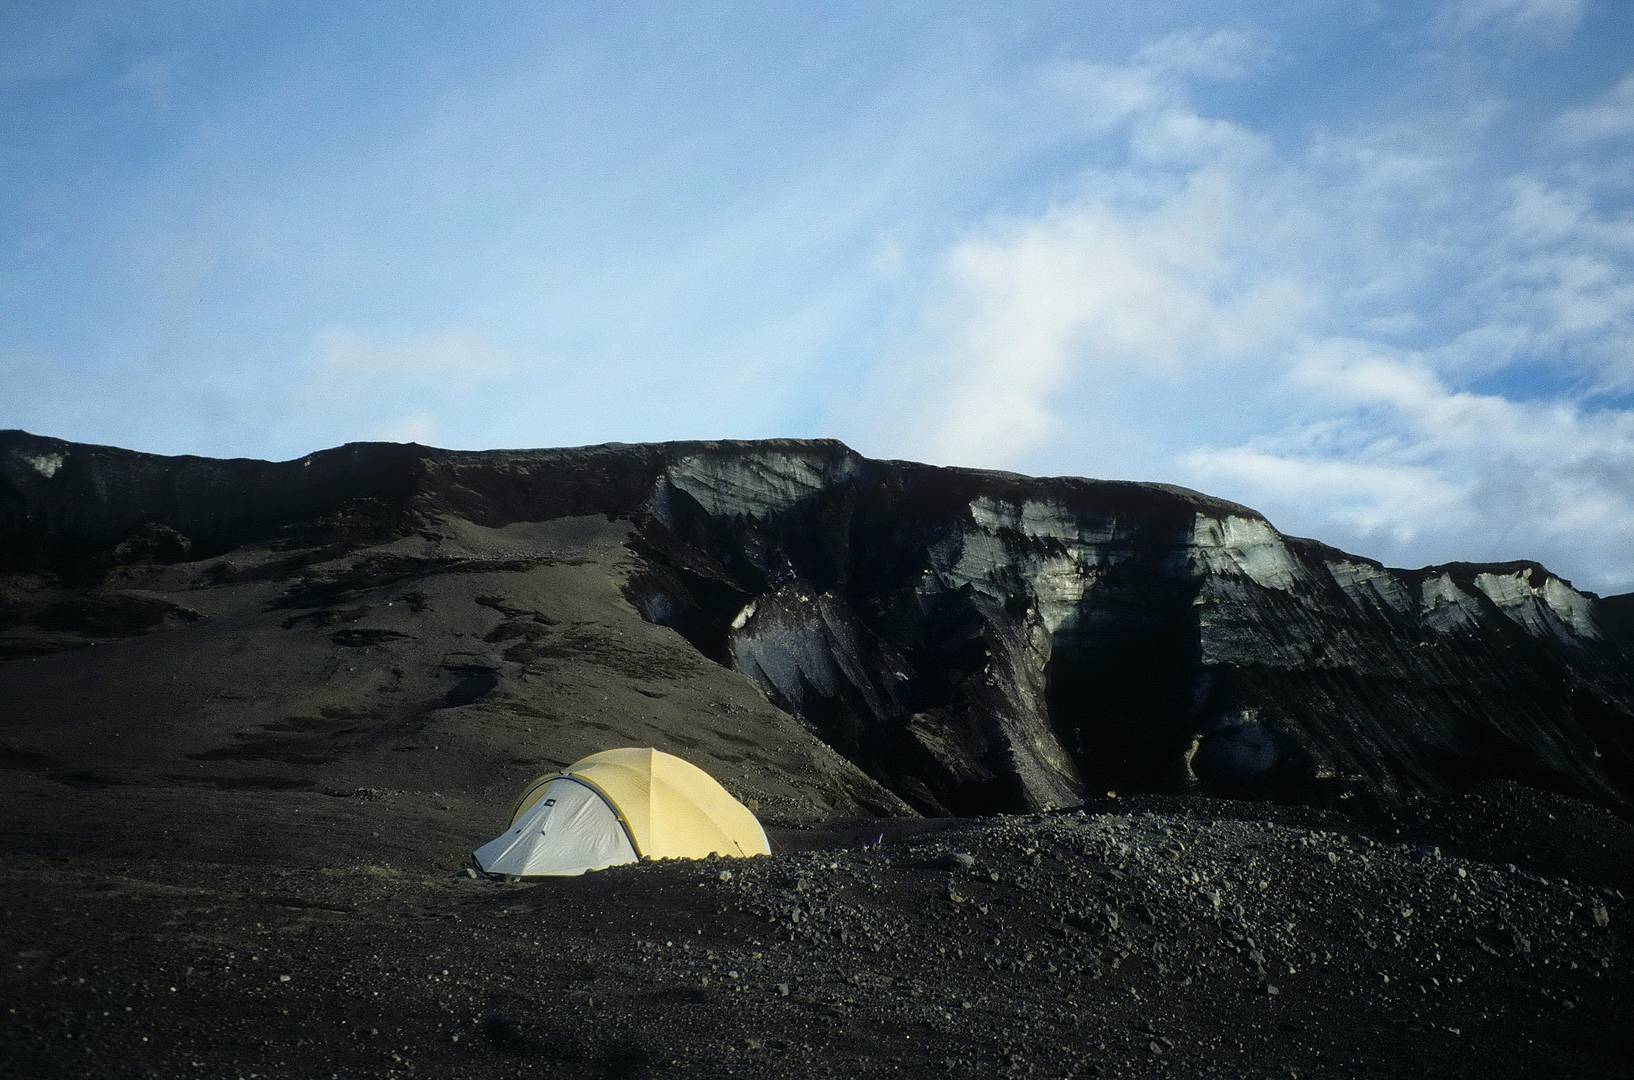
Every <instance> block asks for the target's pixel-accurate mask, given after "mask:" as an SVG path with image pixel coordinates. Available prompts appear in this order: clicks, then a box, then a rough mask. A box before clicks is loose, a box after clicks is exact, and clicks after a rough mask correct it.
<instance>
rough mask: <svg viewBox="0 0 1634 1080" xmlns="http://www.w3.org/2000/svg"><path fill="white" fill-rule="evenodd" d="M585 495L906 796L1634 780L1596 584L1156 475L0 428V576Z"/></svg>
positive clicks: (359, 540)
mask: <svg viewBox="0 0 1634 1080" xmlns="http://www.w3.org/2000/svg"><path fill="white" fill-rule="evenodd" d="M591 514H593V515H600V516H602V517H604V518H606V519H609V520H611V521H617V522H624V523H627V524H628V534H627V540H626V546H627V550H628V553H629V559H628V561H627V562H626V563H625V564H622V565H621V567H620V569H619V574H620V578H621V580H620V583H619V584H620V587H621V589H622V591H623V594H624V596H625V598H626V601H627V602H628V603H630V604H633V605H634V606H635V608H637V609H638V610H639V611H640V613H641V615H642V616H643V617H644V618H645V619H647V620H648V621H649V622H652V623H656V624H659V625H662V626H667V627H670V628H672V629H673V630H674V631H676V632H677V633H678V634H680V635H681V636H682V637H683V638H684V639H685V640H686V641H687V642H689V643H690V644H691V646H692V647H693V648H695V649H696V650H697V651H699V652H701V653H702V654H704V655H705V656H707V657H709V658H710V659H712V660H714V661H716V662H717V663H719V664H721V665H726V666H729V667H730V668H733V669H735V670H736V671H738V672H740V673H742V675H743V676H745V677H747V678H748V679H750V680H752V681H753V682H754V683H755V684H756V685H758V686H759V687H760V689H761V690H762V691H763V692H764V693H765V695H766V697H767V698H768V699H769V700H770V701H771V702H772V703H773V704H775V705H776V706H778V707H779V708H780V709H782V710H784V711H786V712H787V713H789V714H792V715H793V716H794V717H796V718H798V720H799V722H800V723H801V724H803V725H804V726H805V727H806V728H807V729H808V731H809V732H810V733H812V734H814V735H816V736H817V737H818V738H819V739H821V740H822V742H824V743H826V744H827V745H828V746H830V747H832V748H833V749H834V750H836V751H838V752H839V754H840V755H843V757H844V758H846V759H848V760H849V761H850V762H852V763H853V764H854V765H855V766H857V767H858V768H859V769H860V770H861V771H862V772H865V773H867V774H868V775H869V776H871V777H872V778H874V779H875V780H877V781H878V782H879V783H881V784H882V785H884V786H885V787H887V788H889V789H890V790H892V791H893V792H895V793H896V794H897V795H898V796H900V797H901V798H903V799H905V800H906V801H907V802H908V803H910V804H911V805H913V806H915V807H917V808H919V809H920V810H922V811H926V812H956V813H980V812H990V811H995V810H1006V809H1008V810H1019V809H1036V808H1041V807H1048V806H1062V805H1070V804H1073V803H1076V802H1079V801H1081V800H1082V799H1083V798H1084V796H1085V794H1086V793H1091V794H1096V795H1099V794H1102V793H1104V792H1105V791H1107V790H1109V789H1111V790H1118V791H1122V792H1129V791H1135V790H1199V791H1205V792H1213V793H1220V794H1228V795H1238V796H1254V797H1269V798H1276V799H1282V800H1292V801H1315V802H1326V801H1330V800H1347V799H1360V800H1364V801H1366V800H1389V799H1391V798H1394V797H1396V796H1398V795H1401V794H1405V793H1418V792H1443V791H1447V790H1454V789H1460V788H1463V787H1466V786H1469V785H1472V784H1475V783H1478V782H1480V781H1482V780H1485V779H1490V778H1495V777H1508V778H1513V779H1519V780H1523V781H1525V782H1528V783H1532V784H1535V785H1538V786H1543V787H1549V788H1554V789H1558V790H1562V791H1567V792H1570V793H1574V794H1578V795H1581V796H1584V797H1587V798H1590V799H1592V800H1594V801H1596V802H1599V803H1601V804H1604V805H1608V806H1611V807H1613V808H1616V809H1618V810H1619V811H1620V812H1623V813H1625V814H1626V813H1628V812H1629V808H1630V805H1631V799H1634V663H1631V660H1630V649H1629V646H1628V639H1627V637H1626V635H1625V634H1624V632H1623V627H1624V626H1625V624H1626V623H1627V621H1628V620H1627V618H1626V612H1625V611H1624V607H1626V605H1624V604H1622V603H1621V602H1620V601H1618V602H1613V603H1611V604H1607V603H1606V602H1603V601H1599V600H1597V599H1596V598H1594V597H1593V596H1591V595H1588V594H1585V593H1581V592H1578V591H1577V590H1575V589H1573V588H1572V587H1571V585H1570V584H1569V583H1568V582H1565V581H1562V580H1561V579H1560V578H1558V577H1555V576H1554V575H1552V574H1550V573H1549V572H1548V571H1547V570H1545V569H1544V568H1542V567H1540V566H1537V565H1535V564H1530V563H1516V564H1504V565H1463V564H1458V565H1450V566H1443V567H1430V568H1425V569H1422V570H1412V571H1407V570H1395V569H1389V568H1385V567H1383V566H1380V565H1379V564H1377V563H1374V562H1371V561H1369V560H1366V559H1362V558H1359V557H1356V556H1352V555H1347V554H1345V553H1343V552H1341V551H1338V550H1335V549H1333V548H1329V547H1326V546H1324V545H1321V544H1318V543H1315V542H1313V541H1308V540H1300V539H1295V538H1292V537H1286V536H1283V535H1282V534H1280V533H1279V532H1277V531H1276V530H1275V529H1274V528H1273V527H1272V526H1271V525H1270V524H1269V523H1268V522H1266V521H1265V519H1264V518H1263V517H1261V516H1260V515H1259V514H1258V513H1256V512H1254V511H1253V510H1250V509H1248V508H1246V507H1242V506H1238V505H1235V504H1231V503H1227V502H1224V501H1221V500H1216V499H1211V498H1209V497H1207V496H1204V495H1200V494H1198V493H1195V492H1190V491H1186V490H1183V489H1178V488H1171V487H1165V486H1160V485H1144V484H1129V483H1110V482H1100V481H1091V480H1080V479H1030V478H1025V477H1019V476H1013V475H1009V474H1000V473H986V472H977V471H971V470H953V469H939V468H932V467H929V466H924V465H916V464H910V463H903V462H881V461H872V460H868V459H865V458H862V457H860V456H858V455H856V454H855V453H853V452H851V451H850V450H848V449H847V448H845V447H844V446H842V445H840V444H838V443H832V442H794V441H770V442H763V443H679V444H665V445H642V446H606V447H593V448H585V449H581V450H545V451H496V452H487V453H455V452H449V451H439V450H430V449H425V448H421V447H414V446H396V445H356V446H348V447H343V448H340V449H337V450H333V451H326V452H323V453H319V454H313V455H311V456H309V457H307V458H304V459H300V460H298V461H294V462H284V463H277V464H269V463H264V462H237V461H235V462H223V461H210V460H206V459H196V458H158V457H152V456H147V455H139V454H131V453H128V452H125V451H117V450H111V449H106V448H96V447H84V446H77V445H74V444H68V443H62V442H59V441H56V440H48V439H40V438H36V437H34V436H28V435H24V434H22V433H7V434H4V435H0V574H8V573H9V574H12V575H24V574H27V575H35V576H36V577H37V578H38V579H39V580H47V579H49V580H51V581H54V582H55V581H61V582H65V583H67V584H66V585H64V586H63V587H65V588H78V589H82V590H91V591H95V590H98V589H101V590H104V591H105V589H106V582H105V580H103V579H105V577H106V575H107V574H109V573H110V572H111V571H112V569H113V568H115V567H118V566H120V565H121V564H126V565H129V564H132V563H145V562H146V563H153V562H159V563H188V562H205V561H208V560H210V559H217V558H220V557H223V556H225V555H227V554H228V553H230V552H231V551H233V550H234V549H235V547H237V546H239V545H243V544H249V543H261V544H272V545H275V546H278V547H280V548H283V549H286V550H290V551H297V550H316V549H324V550H328V551H330V552H331V553H334V552H357V551H359V550H361V549H366V548H369V547H370V546H371V545H380V544H385V543H388V542H393V541H395V540H400V539H401V538H403V537H408V536H415V535H446V534H448V533H449V532H450V530H457V529H458V528H460V527H462V523H464V524H468V525H474V526H479V527H482V528H490V529H492V528H504V527H506V526H507V525H510V524H513V523H517V522H538V521H546V520H552V519H560V518H566V517H570V516H577V515H591ZM523 554H525V553H523ZM354 565H355V566H360V567H364V569H362V570H359V571H357V572H358V573H361V574H363V575H364V576H365V577H366V576H367V573H368V572H369V571H368V570H367V560H360V561H359V562H358V563H356V564H354ZM41 575H43V577H40V576H41ZM99 582H101V584H99ZM0 600H3V598H0ZM54 602H55V603H59V604H60V603H61V602H62V601H61V600H60V599H58V600H56V601H54ZM3 617H5V616H4V612H3V611H0V618H3ZM10 618H11V620H12V622H13V623H15V624H19V625H20V624H22V623H27V622H30V621H31V620H32V624H33V625H38V624H39V620H40V613H39V611H38V610H36V609H35V608H33V607H30V606H29V605H28V604H27V603H25V602H23V601H19V600H14V601H13V602H12V607H11V615H10ZM159 621H162V620H156V621H155V625H157V623H158V622H159ZM3 667H4V665H3V664H0V671H3Z"/></svg>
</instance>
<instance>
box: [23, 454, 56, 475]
mask: <svg viewBox="0 0 1634 1080" xmlns="http://www.w3.org/2000/svg"><path fill="white" fill-rule="evenodd" d="M17 456H18V457H19V458H21V459H22V461H23V464H24V465H27V466H28V467H29V468H31V469H33V470H34V471H35V472H37V473H39V474H40V475H41V476H43V477H45V478H46V479H47V480H49V479H51V478H52V477H53V476H56V475H57V470H58V469H60V468H62V463H63V462H64V461H66V460H68V459H67V458H66V457H64V456H63V455H62V454H18V455H17Z"/></svg>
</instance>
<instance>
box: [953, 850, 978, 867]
mask: <svg viewBox="0 0 1634 1080" xmlns="http://www.w3.org/2000/svg"><path fill="white" fill-rule="evenodd" d="M947 861H948V865H949V866H950V867H952V868H953V869H955V870H969V869H971V868H973V867H974V866H975V865H976V856H974V855H970V854H967V853H965V852H963V851H955V852H954V853H953V854H951V855H949V856H948V858H947Z"/></svg>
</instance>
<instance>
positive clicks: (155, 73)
mask: <svg viewBox="0 0 1634 1080" xmlns="http://www.w3.org/2000/svg"><path fill="white" fill-rule="evenodd" d="M119 85H121V86H123V87H126V88H128V89H130V90H133V91H135V92H136V93H137V94H138V95H140V96H141V97H142V99H143V101H144V103H145V104H146V105H147V106H148V107H149V108H150V109H152V110H153V111H154V112H155V113H159V114H163V113H166V112H168V111H169V110H170V104H171V101H172V99H173V97H174V95H175V89H176V70H175V64H174V63H173V62H172V61H171V60H170V59H169V58H168V57H163V56H148V57H144V58H143V59H141V60H137V61H135V62H134V63H132V64H130V65H129V66H128V67H126V68H125V74H124V75H122V76H121V77H120V79H119Z"/></svg>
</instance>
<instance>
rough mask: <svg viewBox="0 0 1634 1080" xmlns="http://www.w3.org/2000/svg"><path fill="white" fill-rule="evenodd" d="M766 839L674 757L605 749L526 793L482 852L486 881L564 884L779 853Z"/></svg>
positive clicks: (744, 810)
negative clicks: (656, 862) (639, 866)
mask: <svg viewBox="0 0 1634 1080" xmlns="http://www.w3.org/2000/svg"><path fill="white" fill-rule="evenodd" d="M769 854H771V846H770V845H769V844H768V843H767V842H766V832H765V830H763V829H762V828H761V827H760V822H759V821H757V820H756V819H755V815H754V814H753V813H752V812H751V811H750V810H749V808H748V807H746V806H744V805H743V804H742V803H740V802H738V801H737V800H736V799H734V798H733V797H732V796H731V795H730V794H728V793H727V791H726V789H725V788H723V787H721V786H720V784H718V783H716V781H715V779H714V778H713V777H712V776H710V775H709V774H708V773H706V772H704V771H703V770H702V769H700V768H698V767H697V766H696V765H693V764H692V763H691V762H688V761H683V760H682V759H681V758H678V757H676V756H674V755H673V754H666V753H664V752H663V751H661V750H654V749H652V748H650V747H645V748H640V749H637V748H633V747H631V748H625V749H619V750H603V751H602V752H601V753H599V754H591V755H590V756H589V757H587V758H583V759H581V760H579V761H576V762H574V763H573V764H572V765H569V766H568V767H567V768H565V769H563V770H562V771H561V772H555V773H547V774H545V775H544V776H541V777H539V778H538V779H537V780H534V781H533V782H532V783H531V784H529V785H528V786H527V787H526V788H524V789H523V791H522V794H521V796H520V797H519V798H518V799H517V800H516V804H515V805H514V806H512V807H511V820H510V825H509V826H508V827H507V828H506V830H505V831H504V832H503V833H501V834H500V835H498V836H496V837H495V838H494V839H492V840H490V841H488V843H486V844H484V845H482V847H480V848H478V849H477V850H476V853H475V858H476V863H477V866H478V868H479V869H481V870H482V871H483V873H486V874H495V875H506V876H516V877H557V876H567V875H573V874H582V873H584V872H585V871H586V870H600V869H602V868H604V867H608V866H617V865H618V864H620V863H629V862H635V861H636V860H637V859H701V858H703V857H704V856H706V855H729V856H748V855H769Z"/></svg>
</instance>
